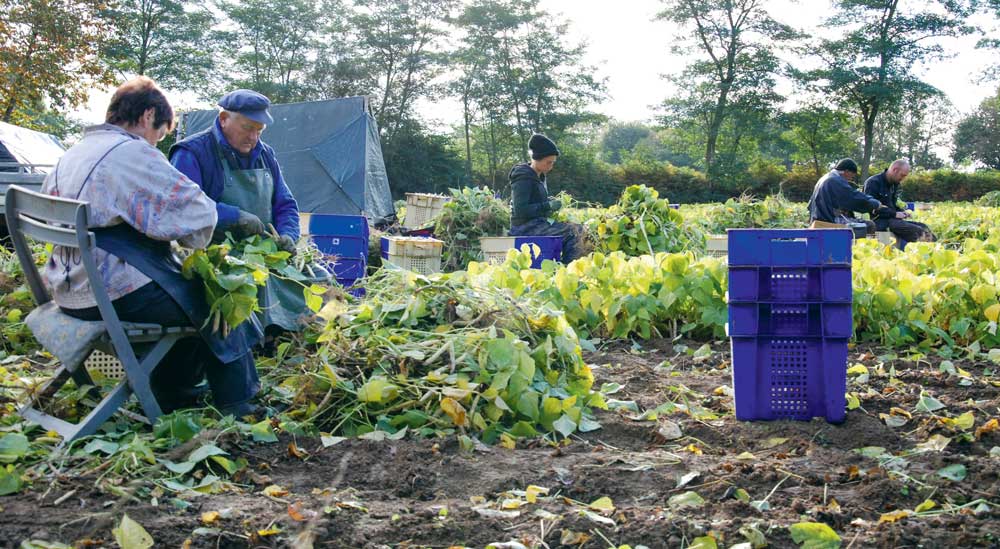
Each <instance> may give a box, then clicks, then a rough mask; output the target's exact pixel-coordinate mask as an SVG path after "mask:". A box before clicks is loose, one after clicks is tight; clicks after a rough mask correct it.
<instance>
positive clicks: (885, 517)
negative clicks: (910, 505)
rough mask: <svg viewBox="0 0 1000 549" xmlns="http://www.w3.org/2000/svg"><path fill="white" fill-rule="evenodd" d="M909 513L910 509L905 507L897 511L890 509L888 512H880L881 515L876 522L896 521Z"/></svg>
mask: <svg viewBox="0 0 1000 549" xmlns="http://www.w3.org/2000/svg"><path fill="white" fill-rule="evenodd" d="M910 514H911V513H910V511H908V510H906V509H901V510H899V511H892V512H889V513H882V516H881V517H879V518H878V522H879V524H882V523H893V522H898V521H901V520H903V519H905V518H906V517H908V516H910Z"/></svg>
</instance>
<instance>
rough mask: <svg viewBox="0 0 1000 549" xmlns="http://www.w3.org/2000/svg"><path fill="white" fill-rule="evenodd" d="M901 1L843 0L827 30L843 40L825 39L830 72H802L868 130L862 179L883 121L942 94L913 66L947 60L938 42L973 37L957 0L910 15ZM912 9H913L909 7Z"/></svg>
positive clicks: (938, 1)
mask: <svg viewBox="0 0 1000 549" xmlns="http://www.w3.org/2000/svg"><path fill="white" fill-rule="evenodd" d="M904 4H907V3H904V2H901V1H900V0H838V1H837V6H838V12H837V13H836V15H834V16H833V17H832V18H831V19H830V21H828V24H827V28H828V29H831V32H832V33H833V34H835V35H840V36H841V37H840V38H838V39H833V40H827V39H824V40H821V41H820V42H819V44H816V45H812V46H811V47H810V51H815V52H818V55H819V57H820V58H821V60H822V62H823V66H824V67H825V68H823V69H819V70H815V71H810V72H807V73H803V74H802V76H804V77H805V78H806V79H807V80H810V81H812V82H813V84H814V87H815V88H818V89H820V90H822V91H824V92H825V93H826V94H828V95H829V96H830V97H832V98H836V100H837V101H839V102H840V104H842V105H843V106H844V107H845V108H849V109H851V110H853V111H854V112H855V113H856V114H857V115H858V117H859V118H860V119H861V122H862V127H863V129H864V151H863V153H862V158H861V177H862V179H864V178H866V177H868V172H869V167H870V165H871V160H872V150H873V147H874V145H875V139H874V138H875V125H876V123H877V122H878V119H879V116H881V115H882V114H883V113H885V112H886V111H887V110H890V109H892V108H893V107H895V106H897V105H899V104H900V102H901V101H902V100H903V98H904V97H905V96H906V94H907V93H918V94H930V93H935V92H936V91H937V90H936V89H935V88H933V87H932V86H931V85H929V84H927V83H925V82H923V81H921V80H920V79H919V78H917V76H916V75H915V74H914V71H913V68H914V65H915V64H917V63H918V62H929V61H933V60H936V59H940V58H942V57H943V56H944V50H943V49H942V47H941V46H940V45H939V44H938V43H936V42H935V41H933V39H934V38H938V37H943V36H956V35H960V34H966V33H969V32H971V30H972V29H971V28H970V27H968V26H966V25H965V24H964V22H963V19H964V17H965V16H966V15H967V11H966V10H965V9H964V8H963V7H962V6H960V5H959V2H957V1H956V0H928V1H927V2H923V3H921V5H920V8H923V9H922V10H921V9H919V8H918V9H912V10H911V11H906V10H904V9H903V5H904ZM908 5H910V6H912V5H913V3H912V2H910V3H908Z"/></svg>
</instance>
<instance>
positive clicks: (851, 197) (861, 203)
mask: <svg viewBox="0 0 1000 549" xmlns="http://www.w3.org/2000/svg"><path fill="white" fill-rule="evenodd" d="M857 176H858V164H857V162H855V161H854V160H852V159H850V158H844V159H843V160H840V161H838V162H837V164H836V165H835V166H834V167H833V169H832V170H830V173H828V174H826V175H824V176H823V177H821V178H820V180H819V181H817V182H816V186H815V187H814V188H813V193H812V197H811V198H810V199H809V221H810V222H812V221H825V222H827V223H839V224H841V225H847V224H849V223H863V224H864V225H865V226H866V229H867V233H868V234H869V235H873V234H875V223H873V222H871V221H868V220H864V219H857V218H855V217H854V212H866V213H869V214H872V213H877V212H879V211H880V210H884V209H885V208H884V207H883V206H882V203H881V202H879V201H878V200H877V199H875V198H874V197H871V196H869V195H867V194H865V193H863V192H861V191H859V190H858V189H857V188H856V187H855V186H854V184H852V183H851V181H852V180H854V178H855V177H857Z"/></svg>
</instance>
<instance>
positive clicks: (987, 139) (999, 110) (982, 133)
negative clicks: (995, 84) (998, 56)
mask: <svg viewBox="0 0 1000 549" xmlns="http://www.w3.org/2000/svg"><path fill="white" fill-rule="evenodd" d="M952 156H953V157H954V159H955V161H957V162H963V161H966V160H973V161H976V162H980V163H982V164H983V165H985V166H988V167H990V168H992V169H994V170H1000V91H998V92H997V94H996V95H994V96H993V97H988V98H986V99H985V100H984V101H983V102H982V103H980V104H979V108H978V109H976V110H975V111H974V112H973V113H972V114H970V115H969V116H967V117H965V118H964V119H962V121H961V122H959V123H958V129H957V130H955V142H954V149H953V154H952Z"/></svg>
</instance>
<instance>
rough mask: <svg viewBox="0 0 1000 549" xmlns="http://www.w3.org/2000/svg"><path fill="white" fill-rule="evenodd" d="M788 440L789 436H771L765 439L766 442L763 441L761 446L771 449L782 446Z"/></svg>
mask: <svg viewBox="0 0 1000 549" xmlns="http://www.w3.org/2000/svg"><path fill="white" fill-rule="evenodd" d="M786 442H788V439H787V438H782V437H771V438H768V439H765V440H764V442H762V443H761V444H760V447H761V448H764V449H770V448H774V447H775V446H781V445H782V444H784V443H786Z"/></svg>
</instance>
